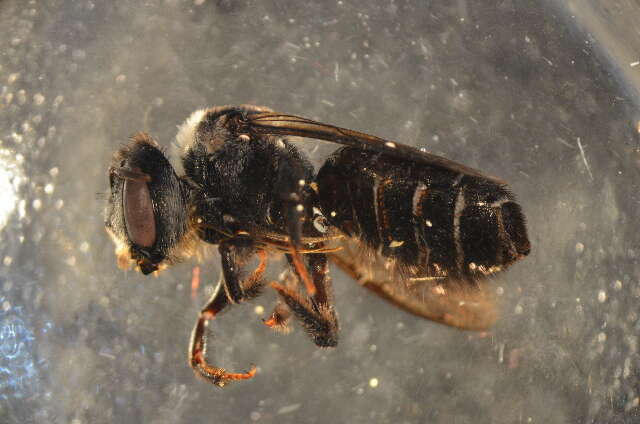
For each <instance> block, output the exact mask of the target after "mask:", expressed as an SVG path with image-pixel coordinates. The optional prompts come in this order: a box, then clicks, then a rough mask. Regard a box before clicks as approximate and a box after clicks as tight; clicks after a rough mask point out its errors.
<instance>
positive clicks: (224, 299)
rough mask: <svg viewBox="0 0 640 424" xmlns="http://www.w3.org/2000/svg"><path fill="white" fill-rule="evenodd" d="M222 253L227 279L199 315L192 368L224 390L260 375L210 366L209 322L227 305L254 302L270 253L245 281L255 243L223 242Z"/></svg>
mask: <svg viewBox="0 0 640 424" xmlns="http://www.w3.org/2000/svg"><path fill="white" fill-rule="evenodd" d="M219 250H220V255H221V256H222V274H223V276H224V277H223V278H222V279H221V281H220V282H219V283H218V286H217V287H216V290H215V291H214V293H213V295H212V296H211V298H210V299H209V302H207V304H206V305H205V307H204V308H202V310H201V311H200V315H199V316H198V321H197V322H196V325H195V327H194V329H193V332H192V334H191V343H190V345H189V365H191V368H193V370H194V372H195V373H196V376H198V377H200V378H202V379H203V380H205V381H207V382H209V383H212V384H214V385H216V386H218V387H223V386H224V385H225V384H227V383H228V382H229V381H233V380H246V379H249V378H251V377H253V376H254V375H255V374H256V368H255V366H252V367H251V369H250V370H249V371H248V372H245V373H228V372H227V371H226V370H225V369H224V368H219V367H215V366H213V365H210V364H209V363H208V362H207V359H206V357H207V348H208V341H209V336H208V334H207V328H208V326H209V322H210V321H211V320H212V319H214V318H216V316H217V315H218V314H219V313H220V312H222V310H223V309H224V308H225V307H226V306H227V305H230V304H232V303H238V302H240V301H242V300H247V299H250V298H252V297H255V296H257V295H258V294H259V292H260V289H261V288H262V285H263V281H262V275H263V274H264V270H265V267H266V253H265V252H264V251H263V250H258V251H257V253H258V255H259V257H260V264H259V265H258V267H257V268H256V269H255V271H254V272H253V273H252V274H251V275H249V276H248V277H247V278H245V279H243V280H242V279H241V277H242V271H243V268H244V265H245V264H246V262H248V260H249V259H250V258H252V257H253V256H254V255H255V253H256V249H255V247H254V246H253V243H252V242H251V241H250V240H248V239H246V238H241V237H240V238H235V239H231V240H228V241H224V242H222V243H221V244H220V246H219Z"/></svg>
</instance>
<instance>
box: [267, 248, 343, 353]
mask: <svg viewBox="0 0 640 424" xmlns="http://www.w3.org/2000/svg"><path fill="white" fill-rule="evenodd" d="M306 257H307V258H308V263H309V268H310V269H311V275H312V278H313V283H314V285H315V288H316V293H315V294H314V295H313V296H311V297H308V296H303V295H301V294H300V292H298V291H296V290H292V289H291V288H288V287H285V286H283V285H282V284H279V283H271V287H272V288H273V289H274V290H276V291H277V292H278V293H279V294H280V296H281V298H282V300H283V301H284V303H285V304H286V305H287V306H288V307H289V309H291V311H292V312H293V314H294V315H295V316H296V317H297V318H298V319H299V320H300V322H301V324H302V326H303V327H304V329H305V330H306V331H307V332H308V333H309V335H310V336H311V338H312V339H313V341H314V343H315V344H316V345H318V346H321V347H334V346H336V345H337V344H338V320H337V317H336V313H335V310H334V308H333V304H332V300H333V299H332V298H333V293H332V288H331V278H330V277H329V273H328V270H329V268H328V264H327V257H326V255H324V254H312V255H307V256H306ZM287 259H288V260H289V264H290V266H291V267H292V269H293V271H294V272H296V274H297V272H298V270H297V267H295V266H294V264H293V259H292V258H291V257H290V255H287Z"/></svg>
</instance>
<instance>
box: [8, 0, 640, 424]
mask: <svg viewBox="0 0 640 424" xmlns="http://www.w3.org/2000/svg"><path fill="white" fill-rule="evenodd" d="M558 3H561V4H562V5H561V6H558V5H557V4H556V3H554V2H545V1H543V2H527V1H485V2H468V1H465V0H458V1H448V0H447V1H444V0H443V1H429V2H425V1H418V0H416V1H409V0H407V1H384V2H367V1H361V0H357V1H348V0H341V1H329V2H304V3H303V2H297V1H265V2H262V1H250V0H237V1H232V0H218V1H213V0H195V1H179V0H149V1H144V2H133V1H131V2H127V1H108V2H107V1H104V2H103V1H86V0H78V1H72V0H57V1H56V0H49V1H33V0H32V1H27V0H2V1H0V28H2V35H1V36H0V196H1V200H0V227H1V231H2V236H1V237H2V238H1V240H2V243H1V244H0V261H1V262H2V266H1V268H0V270H1V271H0V422H3V423H5V422H6V423H32V422H33V423H73V424H80V423H103V422H104V423H106V422H118V423H142V422H145V423H175V422H185V423H200V422H202V423H205V422H216V423H217V422H225V423H235V422H259V423H260V422H262V423H273V422H278V423H307V422H308V423H324V422H350V423H369V422H381V423H382V422H389V423H423V422H429V423H474V424H478V423H529V422H531V423H590V422H594V423H601V422H608V423H633V422H638V420H639V419H640V412H638V411H639V409H638V408H639V403H640V398H639V396H640V387H639V384H638V377H639V375H640V372H639V370H640V368H639V367H640V357H639V356H638V332H639V331H640V320H639V316H638V307H637V305H638V297H639V296H640V263H639V259H638V257H639V255H640V236H639V235H638V234H639V233H638V218H639V216H638V215H639V213H638V210H639V206H640V204H639V202H640V199H639V195H638V193H639V189H640V178H639V177H640V150H639V146H640V145H639V140H638V128H637V122H638V119H640V114H639V113H638V108H637V100H638V98H637V93H638V92H637V89H638V87H637V85H636V82H637V77H638V72H640V64H638V61H640V54H639V53H638V52H640V41H639V40H640V39H639V36H638V32H637V31H638V30H637V22H638V21H639V19H638V18H639V14H640V12H639V10H638V9H639V7H640V6H638V4H637V3H634V2H630V1H619V2H605V1H595V0H593V1H588V2H577V1H574V2H567V3H564V2H558ZM605 5H606V7H605ZM634 55H635V57H634ZM239 103H254V104H262V105H267V106H270V107H272V108H274V109H276V110H279V111H283V112H287V113H294V114H299V115H304V116H308V117H311V118H316V119H319V120H322V121H325V122H330V123H335V124H338V125H341V126H344V127H348V128H353V129H358V130H363V131H367V132H369V133H373V134H376V135H379V136H382V137H387V138H391V139H394V140H397V141H400V142H403V143H407V144H412V145H415V146H419V147H425V148H426V149H428V150H430V151H432V152H434V153H437V154H441V155H444V156H446V157H448V158H451V159H454V160H456V161H459V162H462V163H465V164H467V165H470V166H473V167H476V168H479V169H482V170H484V171H486V172H488V173H490V174H495V175H498V176H500V177H502V178H504V179H505V180H507V181H509V182H510V184H511V186H512V188H513V190H514V192H515V193H516V195H517V196H518V198H519V199H520V202H521V204H522V205H523V208H524V210H525V212H526V214H527V216H528V220H529V226H530V236H531V240H532V245H533V250H532V253H531V255H530V256H529V257H528V258H527V259H525V260H524V261H522V262H521V263H518V264H517V265H515V266H514V267H512V269H511V270H510V271H508V272H507V273H506V274H504V275H503V276H501V277H500V278H499V279H498V281H497V282H496V284H497V286H499V287H502V288H503V291H504V295H503V296H502V318H501V320H500V321H499V323H498V324H497V325H496V326H495V328H494V329H492V330H491V331H489V332H487V333H480V334H479V333H472V332H461V331H456V330H453V329H449V328H445V327H442V326H439V325H436V324H432V323H429V322H426V321H424V320H420V319H418V318H415V317H413V316H409V315H407V314H405V313H403V312H402V311H400V310H398V309H395V308H393V307H392V306H390V305H388V304H386V303H384V302H382V301H381V300H379V299H377V298H374V297H372V296H371V295H370V294H369V293H367V292H365V291H364V290H362V289H361V288H359V287H358V286H357V284H355V283H354V282H352V281H349V280H348V279H347V278H346V277H345V276H344V275H343V274H342V273H340V272H339V271H337V270H335V271H334V286H335V291H336V297H337V300H336V304H337V309H338V312H339V318H340V322H341V339H340V344H339V347H338V348H337V349H334V350H320V349H317V348H316V347H315V346H314V345H313V344H312V343H311V342H310V340H309V339H308V338H307V337H306V335H305V334H303V332H302V331H301V330H300V329H299V327H296V328H295V331H294V332H293V333H292V334H290V335H288V336H280V335H277V334H273V333H272V332H271V331H269V330H268V329H266V328H264V326H263V325H262V324H261V323H260V318H261V317H263V316H265V315H266V312H264V313H262V314H261V315H260V314H257V313H256V307H257V306H262V307H263V308H265V309H266V310H267V311H268V310H269V309H270V308H271V306H272V305H273V302H274V300H275V298H274V296H273V294H271V293H269V294H266V295H265V296H263V297H261V298H259V299H258V300H256V301H254V302H252V303H250V304H246V305H241V306H236V307H234V308H233V309H232V310H230V311H229V312H228V313H227V314H226V315H224V316H223V317H222V318H221V319H220V320H219V321H218V322H216V323H215V328H216V330H217V332H218V335H219V339H218V340H219V343H218V344H217V345H216V347H215V349H214V351H213V352H212V358H213V359H214V361H215V363H217V364H221V365H225V366H228V367H230V368H232V369H238V370H240V369H244V368H246V367H247V366H248V365H249V364H250V363H252V362H255V363H257V364H258V365H259V367H260V370H259V373H258V375H257V377H256V378H255V379H254V380H252V381H248V382H240V383H237V384H232V385H230V386H229V387H227V388H225V389H223V390H220V389H217V388H215V387H212V386H209V385H206V384H205V383H203V382H201V381H199V380H196V379H195V377H194V376H193V374H192V372H191V370H190V369H189V368H188V366H187V362H186V349H187V343H188V339H189V332H190V330H191V328H192V325H193V322H194V320H195V318H196V315H197V312H198V310H199V308H200V306H201V304H203V303H204V301H205V300H206V296H207V294H208V293H209V292H208V291H207V290H210V288H209V289H206V288H201V289H199V290H198V291H197V292H196V293H195V299H193V298H192V293H191V288H190V284H191V272H192V269H193V267H194V266H196V263H195V262H190V263H184V264H181V265H179V266H175V267H174V268H172V269H170V270H168V271H166V272H164V273H162V274H161V275H160V276H159V277H158V278H153V277H144V276H142V275H140V274H138V273H135V272H132V271H129V272H123V271H120V270H119V269H118V268H117V267H116V264H115V256H114V253H113V246H112V243H111V241H110V240H109V239H108V238H107V235H106V233H105V231H104V228H103V209H104V206H105V202H106V198H105V193H106V192H107V190H108V184H107V178H106V169H107V166H108V163H109V160H110V156H111V153H112V152H113V151H114V150H115V149H117V148H118V146H120V145H121V144H122V143H123V142H125V141H126V140H127V137H129V136H130V135H131V134H132V133H134V132H135V131H137V130H147V131H149V132H151V133H152V134H153V135H154V136H155V137H157V138H158V139H159V140H160V142H161V143H162V144H163V146H165V147H167V148H169V146H170V144H171V143H172V140H173V137H174V136H175V132H176V125H178V124H179V123H181V122H182V120H184V119H185V118H186V117H187V116H188V115H189V113H190V112H191V111H193V110H194V109H196V108H200V107H205V106H210V105H222V104H239ZM311 146H312V147H311V148H306V147H305V149H306V150H308V151H310V152H311V155H312V157H313V160H314V161H315V162H316V163H320V162H321V161H322V157H323V156H322V155H323V154H326V151H327V149H326V147H323V148H321V149H318V150H314V148H313V146H314V145H311ZM274 266H275V267H276V271H275V272H277V266H278V264H274ZM201 267H202V278H203V282H206V283H207V286H211V285H212V284H213V283H215V282H216V281H217V278H218V273H219V271H220V269H219V265H218V262H217V258H216V257H215V255H214V256H213V257H212V258H210V259H209V260H208V261H206V262H204V263H202V264H201ZM258 309H259V308H258ZM258 312H259V311H258Z"/></svg>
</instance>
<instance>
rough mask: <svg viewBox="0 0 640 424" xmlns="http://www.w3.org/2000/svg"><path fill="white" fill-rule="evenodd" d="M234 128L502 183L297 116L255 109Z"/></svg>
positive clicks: (394, 144)
mask: <svg viewBox="0 0 640 424" xmlns="http://www.w3.org/2000/svg"><path fill="white" fill-rule="evenodd" d="M237 124H238V128H237V129H236V130H237V131H240V132H247V133H249V134H256V135H284V136H297V137H306V138H315V139H318V140H325V141H331V142H333V143H338V144H343V145H346V146H351V147H355V148H358V149H361V150H366V151H373V152H379V153H383V154H385V155H389V156H393V157H397V158H399V159H403V160H409V161H414V162H418V163H425V164H427V165H430V166H436V167H440V168H444V169H447V170H451V171H455V172H457V173H460V174H464V175H469V176H473V177H479V178H484V179H486V180H489V181H492V182H495V183H497V184H505V182H504V181H502V180H501V179H499V178H498V177H494V176H491V175H487V174H484V173H482V172H480V171H478V170H476V169H473V168H470V167H468V166H465V165H462V164H460V163H457V162H454V161H452V160H449V159H446V158H443V157H441V156H437V155H434V154H431V153H427V152H423V151H421V150H419V149H416V148H414V147H411V146H407V145H404V144H400V143H397V142H395V141H390V140H385V139H383V138H379V137H376V136H373V135H369V134H365V133H361V132H358V131H353V130H349V129H346V128H340V127H336V126H334V125H329V124H324V123H322V122H316V121H313V120H311V119H307V118H302V117H300V116H294V115H286V114H280V113H269V112H267V113H258V114H253V115H249V116H248V117H246V118H244V119H240V120H239V121H238V122H237Z"/></svg>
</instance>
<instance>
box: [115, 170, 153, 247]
mask: <svg viewBox="0 0 640 424" xmlns="http://www.w3.org/2000/svg"><path fill="white" fill-rule="evenodd" d="M132 171H133V172H135V173H139V174H140V175H144V174H143V173H142V171H141V170H140V168H134V169H133V170H132ZM122 207H123V208H124V222H125V227H126V229H127V235H128V236H129V240H130V241H131V242H132V243H134V244H136V245H138V246H140V247H151V246H153V244H154V243H155V242H156V221H155V216H154V213H153V203H152V201H151V193H150V192H149V185H148V184H147V181H146V180H145V179H143V178H135V179H132V178H126V179H125V180H124V187H123V191H122Z"/></svg>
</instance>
